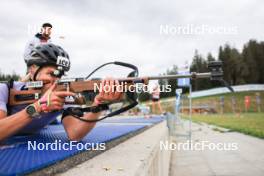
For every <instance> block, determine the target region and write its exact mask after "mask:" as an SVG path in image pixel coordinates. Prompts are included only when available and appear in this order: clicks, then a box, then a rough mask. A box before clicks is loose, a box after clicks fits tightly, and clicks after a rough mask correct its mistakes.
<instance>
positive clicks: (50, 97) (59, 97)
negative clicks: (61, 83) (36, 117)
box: [34, 83, 75, 113]
mask: <svg viewBox="0 0 264 176" xmlns="http://www.w3.org/2000/svg"><path fill="white" fill-rule="evenodd" d="M56 86H57V83H53V84H52V86H51V87H50V88H49V89H48V90H47V91H46V92H45V94H44V95H43V96H42V97H41V98H40V99H39V100H38V101H37V102H36V103H34V106H35V107H37V111H38V112H39V113H41V112H50V111H54V110H61V109H62V108H63V105H64V103H65V97H67V96H74V95H75V93H73V92H69V91H56V90H55V89H56Z"/></svg>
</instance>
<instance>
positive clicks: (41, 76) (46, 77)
mask: <svg viewBox="0 0 264 176" xmlns="http://www.w3.org/2000/svg"><path fill="white" fill-rule="evenodd" d="M55 70H56V67H54V66H46V67H43V68H41V69H40V71H39V72H38V74H37V76H36V80H37V81H43V84H44V88H45V89H46V88H49V87H50V86H51V85H52V84H53V83H54V82H55V81H56V80H58V79H59V78H58V77H56V76H54V75H53V73H54V71H55Z"/></svg>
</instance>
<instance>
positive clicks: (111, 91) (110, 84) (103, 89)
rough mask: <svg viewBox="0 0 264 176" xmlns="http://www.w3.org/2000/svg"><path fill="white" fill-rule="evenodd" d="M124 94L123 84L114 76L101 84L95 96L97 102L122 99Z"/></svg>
mask: <svg viewBox="0 0 264 176" xmlns="http://www.w3.org/2000/svg"><path fill="white" fill-rule="evenodd" d="M122 96H123V92H122V88H121V85H120V84H119V82H118V81H117V80H114V79H113V78H106V79H104V80H103V81H102V83H101V85H100V90H99V94H98V95H96V97H95V100H94V102H95V104H100V103H103V102H108V101H115V100H119V99H121V98H122Z"/></svg>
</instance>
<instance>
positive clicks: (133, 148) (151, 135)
mask: <svg viewBox="0 0 264 176" xmlns="http://www.w3.org/2000/svg"><path fill="white" fill-rule="evenodd" d="M168 138H169V137H168V129H167V127H166V122H162V123H160V124H157V125H155V126H154V127H152V128H150V129H148V130H146V131H144V132H143V133H141V134H139V135H137V136H135V137H132V138H130V139H129V140H126V141H125V142H123V143H121V144H119V145H117V146H116V147H114V148H111V149H110V150H107V151H106V152H104V153H102V154H100V155H98V156H96V157H94V158H92V159H90V160H88V161H86V162H84V163H82V164H79V165H77V166H76V167H74V168H71V169H69V170H68V171H66V172H64V173H61V174H59V175H66V176H71V175H90V176H93V175H96V176H98V175H107V176H119V175H122V176H123V175H130V176H144V175H148V176H166V175H168V172H169V163H170V151H165V150H160V141H167V140H169V139H168Z"/></svg>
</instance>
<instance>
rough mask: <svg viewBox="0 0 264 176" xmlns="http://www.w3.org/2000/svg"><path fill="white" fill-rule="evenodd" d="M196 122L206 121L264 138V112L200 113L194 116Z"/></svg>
mask: <svg viewBox="0 0 264 176" xmlns="http://www.w3.org/2000/svg"><path fill="white" fill-rule="evenodd" d="M192 119H193V121H194V122H205V123H208V124H212V125H217V126H220V127H224V128H228V129H231V130H232V131H237V132H241V133H244V134H248V135H251V136H256V137H259V138H262V139H264V113H244V114H241V115H240V117H239V116H237V115H235V114H224V115H219V114H217V115H204V114H203V115H198V114H195V115H193V117H192Z"/></svg>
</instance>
